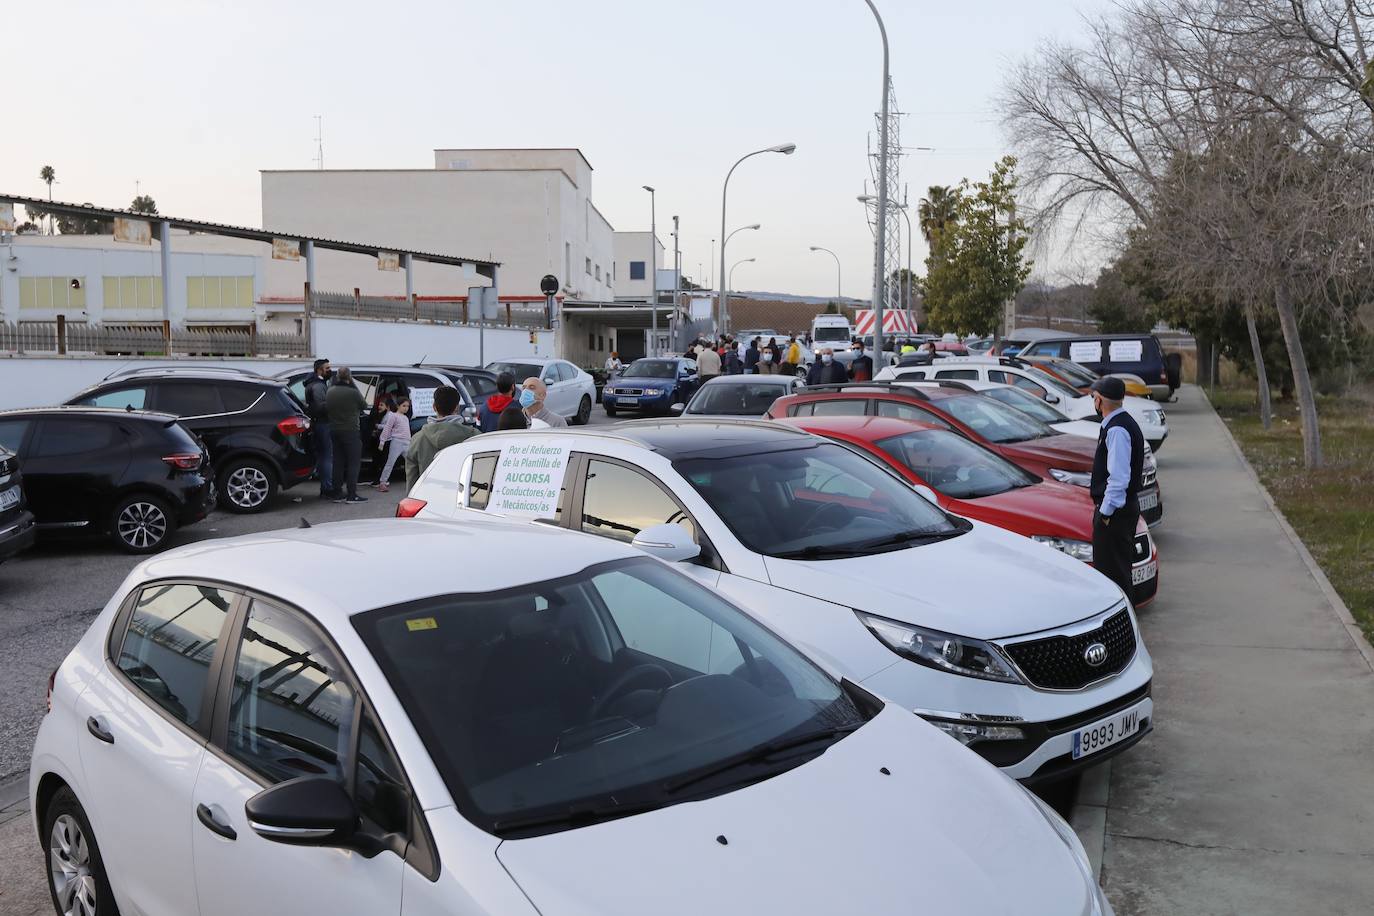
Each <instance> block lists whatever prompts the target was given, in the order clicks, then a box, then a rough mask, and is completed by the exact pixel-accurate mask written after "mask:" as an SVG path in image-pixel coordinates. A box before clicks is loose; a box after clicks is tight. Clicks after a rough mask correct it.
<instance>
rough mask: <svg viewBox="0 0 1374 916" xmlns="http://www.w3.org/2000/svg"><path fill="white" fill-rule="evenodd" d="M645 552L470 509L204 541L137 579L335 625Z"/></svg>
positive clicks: (154, 563) (152, 565) (141, 570)
mask: <svg viewBox="0 0 1374 916" xmlns="http://www.w3.org/2000/svg"><path fill="white" fill-rule="evenodd" d="M522 556H523V557H532V558H534V562H531V563H527V562H524V561H522V560H520V559H517V558H518V557H522ZM639 556H643V554H641V553H640V552H639V551H638V550H637V549H635V548H632V547H630V546H629V545H628V544H623V543H620V542H618V541H612V540H610V539H607V538H601V537H596V536H594V535H583V534H581V533H578V532H572V531H568V530H566V529H562V528H556V527H553V526H550V525H539V524H530V523H525V522H515V521H510V520H505V519H501V518H499V517H494V516H484V515H481V514H479V513H476V512H471V513H468V512H465V513H463V517H462V518H461V519H456V520H449V519H396V518H388V519H366V520H356V521H346V522H333V523H329V524H322V525H316V526H313V527H310V528H293V529H286V530H283V531H266V532H259V533H256V534H248V535H242V536H240V537H233V538H222V539H216V540H212V541H202V542H200V543H196V544H191V545H187V546H185V547H180V548H177V549H175V550H170V551H168V552H166V553H163V554H160V555H158V556H157V557H154V558H152V559H150V560H147V561H145V562H144V563H143V564H142V565H141V566H139V567H138V568H137V569H136V570H135V571H134V574H133V575H132V576H131V577H130V579H131V581H133V582H146V581H150V580H154V579H202V580H209V581H219V582H226V584H228V585H232V586H239V587H243V588H249V589H252V590H255V591H259V592H262V593H264V594H267V595H271V596H274V597H276V598H279V599H281V600H283V601H287V602H290V603H291V604H294V605H296V606H298V607H301V608H304V609H305V610H307V611H309V612H310V614H311V615H312V616H313V617H315V618H316V619H317V620H319V621H320V622H321V623H322V624H324V625H325V626H326V627H330V626H336V627H337V626H343V625H345V622H346V620H347V618H348V617H349V616H351V615H353V614H357V613H360V612H363V611H368V610H372V609H374V608H379V607H387V606H391V605H396V604H402V603H405V602H407V601H418V600H420V599H423V598H432V597H435V596H438V595H449V594H461V593H473V592H479V593H480V592H489V591H497V590H499V589H504V588H511V587H514V586H518V585H521V584H524V583H526V582H536V581H545V580H548V579H555V578H558V577H560V576H566V575H571V574H573V573H576V572H578V571H580V570H582V569H585V568H586V567H588V566H591V565H593V564H596V563H603V562H606V561H608V560H616V559H622V558H630V557H639ZM381 557H392V558H404V560H405V570H406V572H405V575H403V576H379V575H378V574H377V565H376V561H377V560H378V558H381Z"/></svg>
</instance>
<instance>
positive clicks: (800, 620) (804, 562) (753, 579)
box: [398, 394, 1153, 909]
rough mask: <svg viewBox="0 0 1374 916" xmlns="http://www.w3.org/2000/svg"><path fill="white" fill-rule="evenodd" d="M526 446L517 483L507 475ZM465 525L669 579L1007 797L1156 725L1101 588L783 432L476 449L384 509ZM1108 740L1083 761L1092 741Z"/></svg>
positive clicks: (1131, 640)
mask: <svg viewBox="0 0 1374 916" xmlns="http://www.w3.org/2000/svg"><path fill="white" fill-rule="evenodd" d="M965 396H966V397H970V398H973V397H976V395H967V394H966V395H965ZM999 406H1000V405H999ZM535 446H538V447H539V451H538V452H537V453H535V454H537V460H538V462H539V466H538V467H534V466H532V467H531V469H530V471H529V472H524V473H526V474H528V475H529V476H533V477H539V478H541V480H539V481H538V482H537V483H531V482H528V481H526V480H525V478H524V476H521V475H522V471H521V470H520V464H521V462H522V461H524V460H526V459H525V456H528V455H530V454H531V451H530V450H531V448H533V447H535ZM517 449H518V450H519V452H518V453H516V452H514V451H513V450H517ZM517 459H518V460H517ZM512 478H513V479H512ZM533 493H538V494H543V495H542V496H532V495H531V494H533ZM474 509H476V510H480V511H482V512H492V513H498V514H502V515H506V516H514V517H525V518H545V519H548V520H550V521H551V523H552V524H555V525H560V526H563V527H566V528H572V529H578V530H581V531H584V532H588V533H591V534H596V535H599V536H601V537H604V538H608V539H611V540H620V541H625V542H631V543H634V544H637V545H638V546H640V547H641V549H643V550H645V551H646V552H649V553H652V554H654V555H656V556H659V557H660V558H661V559H664V560H669V561H674V562H678V563H679V564H680V568H681V569H683V570H684V571H685V572H688V573H689V574H691V575H692V576H693V577H694V578H696V579H698V580H699V581H700V582H702V583H704V584H705V585H706V586H707V587H709V588H711V589H714V590H716V591H718V592H719V593H720V594H721V595H723V596H724V597H726V598H727V599H729V600H731V601H735V602H737V603H739V604H740V605H741V606H742V607H745V608H748V609H749V611H751V612H752V613H753V614H755V615H756V616H757V617H758V619H759V620H760V621H762V622H763V623H764V624H765V625H768V626H771V627H774V628H776V629H777V631H778V632H779V633H780V634H782V635H783V636H784V637H786V638H788V639H790V640H791V641H793V642H794V643H796V644H797V645H799V646H801V647H802V648H803V650H804V651H806V652H808V653H809V654H811V655H813V656H814V657H816V658H818V659H821V660H823V661H825V662H826V663H828V664H830V665H831V666H832V667H833V668H834V670H836V671H837V672H839V673H840V674H843V675H845V676H846V677H848V678H850V679H851V680H853V681H855V682H856V683H859V684H861V685H862V686H864V687H865V689H872V690H874V691H875V692H877V693H878V694H879V695H881V696H884V697H886V698H888V699H890V700H892V701H893V702H895V703H898V704H899V705H901V706H902V707H903V708H904V709H907V710H912V711H914V712H916V713H918V714H920V715H921V716H923V717H924V718H926V719H927V720H928V721H930V722H932V723H933V724H935V725H936V726H937V727H939V728H940V729H941V730H942V731H945V732H946V733H947V734H949V735H950V736H951V737H953V738H955V739H956V740H958V741H960V742H961V743H964V744H966V745H968V746H969V747H971V748H972V749H973V750H975V751H977V752H978V753H980V754H981V755H982V756H983V757H985V758H986V759H987V760H989V761H991V762H992V763H994V764H995V765H997V766H999V767H1001V768H1002V770H1003V772H1004V773H1006V774H1007V775H1008V776H1011V777H1013V778H1015V779H1021V780H1028V781H1044V780H1054V779H1058V778H1061V777H1063V776H1066V775H1068V774H1070V773H1073V772H1075V771H1076V770H1078V769H1080V768H1081V767H1084V766H1087V765H1089V764H1090V763H1091V762H1094V760H1100V759H1102V757H1103V756H1106V755H1108V754H1113V753H1117V752H1119V751H1121V750H1124V749H1125V748H1126V747H1129V746H1130V745H1132V744H1134V743H1135V742H1136V741H1138V740H1140V737H1141V736H1142V735H1143V734H1144V732H1145V731H1148V729H1149V727H1150V722H1151V721H1152V719H1151V717H1152V710H1153V706H1152V704H1151V700H1150V680H1151V672H1152V666H1151V662H1150V659H1149V654H1148V653H1147V652H1146V651H1145V648H1144V645H1143V643H1142V642H1141V640H1140V636H1139V631H1138V629H1137V627H1136V623H1135V617H1134V612H1133V611H1132V610H1131V607H1130V605H1129V603H1128V602H1127V601H1126V599H1125V596H1124V595H1123V594H1122V592H1121V590H1120V589H1119V588H1117V587H1116V586H1115V585H1113V584H1112V583H1111V582H1110V581H1109V580H1107V578H1106V577H1104V576H1102V575H1100V574H1098V573H1096V572H1094V571H1093V570H1091V569H1089V568H1088V567H1087V566H1085V565H1084V564H1083V563H1081V562H1079V561H1078V560H1073V559H1070V558H1069V557H1067V556H1065V555H1064V554H1062V553H1060V552H1058V551H1055V550H1047V549H1045V548H1044V547H1043V546H1041V545H1039V544H1035V543H1033V542H1031V541H1029V540H1027V539H1026V538H1023V537H1021V536H1020V535H1015V534H1012V533H1010V532H1007V531H1002V530H1000V529H998V528H994V527H992V526H989V525H984V524H983V523H981V522H975V521H968V520H965V519H961V518H958V517H955V516H951V515H948V514H946V513H945V512H943V511H942V510H941V509H939V507H937V506H935V505H933V504H932V503H930V502H928V501H927V500H925V499H924V498H922V497H921V496H919V495H917V493H916V491H915V490H914V489H913V488H912V486H911V485H910V483H908V482H907V481H906V480H905V479H904V478H902V477H900V476H898V475H897V474H895V473H893V472H891V471H889V470H886V469H884V468H882V467H880V466H879V465H877V464H875V463H874V462H873V461H871V460H869V459H868V458H865V457H863V456H861V455H858V454H855V453H854V452H852V451H850V450H849V449H848V448H845V447H844V446H840V445H837V444H835V443H833V442H827V441H825V440H824V439H820V438H817V437H815V436H810V435H807V434H805V433H802V432H800V431H798V430H795V429H791V428H788V427H786V426H784V425H782V424H779V423H771V422H762V421H758V420H717V419H703V420H690V419H677V420H634V421H628V422H625V423H620V424H617V425H616V426H614V427H603V428H596V429H589V430H578V431H575V432H573V433H568V432H567V431H566V430H556V431H547V432H546V431H537V432H530V431H522V432H518V433H505V434H495V433H491V434H486V435H483V436H480V437H477V438H475V439H472V440H469V441H468V442H464V443H460V444H459V445H455V446H452V447H450V448H447V449H445V450H444V451H442V452H440V453H439V456H438V457H437V458H436V459H435V461H434V463H433V464H432V465H430V467H429V468H428V470H427V471H426V472H425V474H423V475H422V476H421V478H420V480H419V481H417V482H416V485H415V486H414V487H413V488H412V489H411V491H410V494H409V496H408V497H407V499H406V500H405V501H403V502H402V503H401V504H400V506H399V507H398V511H399V512H400V514H402V515H412V516H418V517H421V518H424V517H436V518H454V517H466V516H467V515H469V514H471V510H474ZM530 527H531V528H532V529H534V528H540V527H544V526H543V525H531V526H530ZM454 551H455V554H454V555H461V554H462V552H463V548H462V546H461V545H456V546H455V548H454ZM467 565H468V564H466V563H465V564H464V567H465V568H466V566H467ZM970 583H976V587H971V585H970ZM956 634H957V635H956ZM1098 645H1101V646H1104V647H1106V646H1110V647H1111V650H1110V651H1109V652H1108V654H1107V657H1106V658H1101V657H1100V652H1101V650H1098V649H1094V650H1093V652H1092V653H1091V656H1092V658H1093V659H1096V660H1098V661H1100V662H1101V664H1100V665H1097V666H1094V665H1090V664H1088V662H1087V661H1086V660H1085V658H1084V655H1083V653H1084V652H1085V650H1087V649H1088V648H1089V647H1092V646H1098ZM1123 728H1124V731H1123ZM1108 732H1110V733H1111V735H1112V740H1111V741H1110V743H1107V744H1105V745H1102V747H1101V750H1100V751H1098V750H1096V748H1097V743H1096V742H1097V739H1096V738H1093V737H1091V736H1092V735H1099V736H1105V735H1106V734H1107V733H1108ZM1085 736H1086V737H1085ZM841 909H847V908H846V907H841Z"/></svg>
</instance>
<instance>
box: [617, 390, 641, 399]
mask: <svg viewBox="0 0 1374 916" xmlns="http://www.w3.org/2000/svg"><path fill="white" fill-rule="evenodd" d="M643 393H644V389H643V388H614V389H612V390H611V394H614V395H617V396H619V395H622V394H623V395H625V396H626V397H632V398H633V397H638V396H640V395H641V394H643Z"/></svg>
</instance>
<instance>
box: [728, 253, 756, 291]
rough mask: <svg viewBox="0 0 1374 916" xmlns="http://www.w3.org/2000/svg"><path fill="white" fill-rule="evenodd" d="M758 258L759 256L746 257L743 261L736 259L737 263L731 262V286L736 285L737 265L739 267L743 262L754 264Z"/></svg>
mask: <svg viewBox="0 0 1374 916" xmlns="http://www.w3.org/2000/svg"><path fill="white" fill-rule="evenodd" d="M757 260H758V258H745V259H744V260H742V261H736V262H735V263H733V264H731V265H730V286H732V287H733V286H734V285H735V268H736V267H739V266H740V265H741V264H753V263H754V262H755V261H757Z"/></svg>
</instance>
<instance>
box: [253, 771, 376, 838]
mask: <svg viewBox="0 0 1374 916" xmlns="http://www.w3.org/2000/svg"><path fill="white" fill-rule="evenodd" d="M243 811H244V814H246V815H247V816H248V825H249V826H250V827H252V828H253V830H254V832H256V833H257V834H258V836H260V837H262V838H263V839H267V840H272V841H273V842H276V843H288V844H291V845H294V846H342V845H345V844H346V843H347V842H348V841H349V840H350V839H351V838H352V836H353V833H354V831H355V830H357V827H358V809H357V807H356V806H355V805H354V804H353V799H351V798H349V797H348V793H347V792H345V791H344V789H343V786H341V785H339V784H338V783H337V782H335V781H334V780H332V779H330V778H328V777H326V776H301V777H298V778H296V779H289V780H287V781H286V782H280V783H277V784H276V785H275V786H271V787H270V788H267V789H263V790H262V791H261V792H259V793H258V794H257V795H254V796H253V797H252V798H250V799H248V801H247V802H246V803H245V804H244V806H243Z"/></svg>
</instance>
